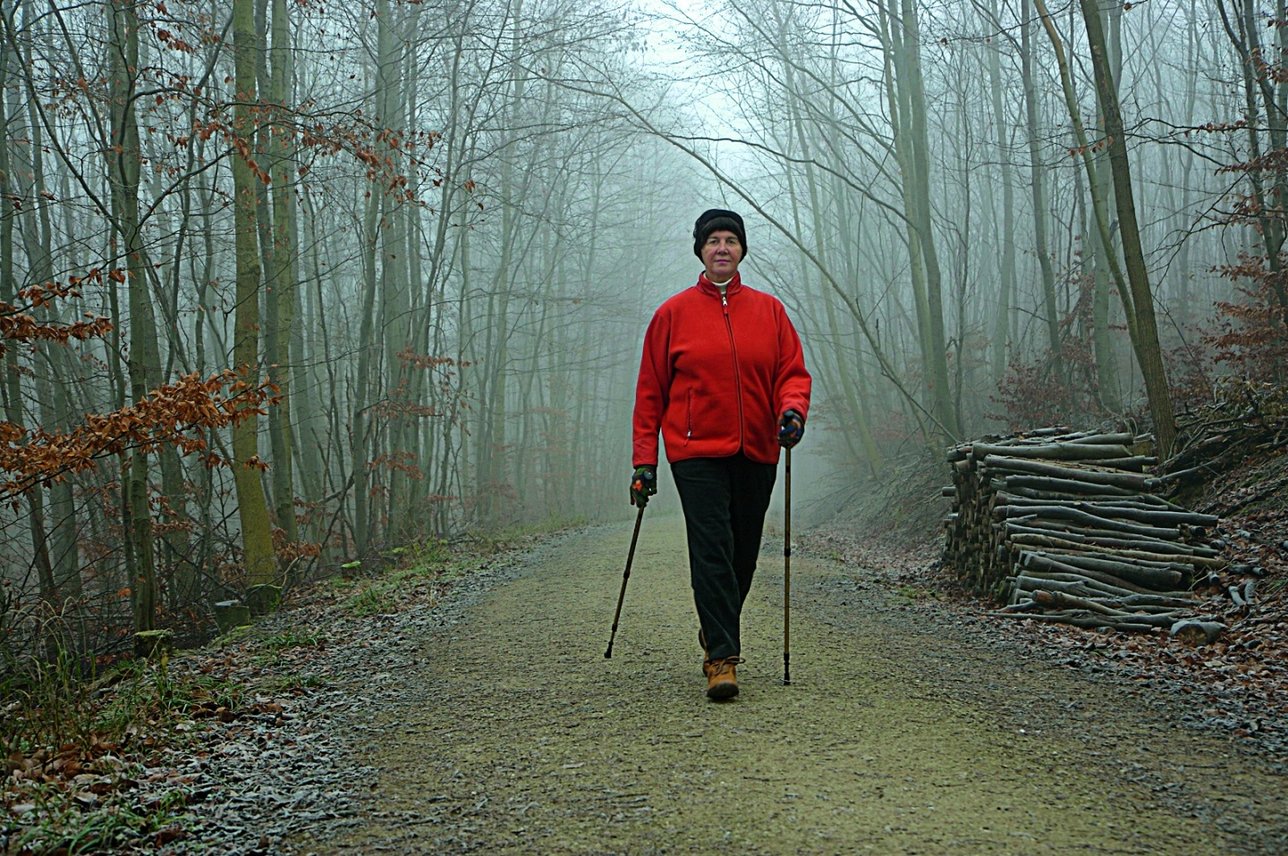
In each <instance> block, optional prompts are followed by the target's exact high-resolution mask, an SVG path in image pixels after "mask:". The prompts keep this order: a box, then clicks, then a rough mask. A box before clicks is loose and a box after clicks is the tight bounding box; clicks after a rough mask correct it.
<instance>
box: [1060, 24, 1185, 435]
mask: <svg viewBox="0 0 1288 856" xmlns="http://www.w3.org/2000/svg"><path fill="white" fill-rule="evenodd" d="M1080 2H1081V4H1082V17H1083V22H1084V23H1085V24H1086V27H1087V43H1088V46H1089V47H1090V49H1091V63H1092V67H1093V69H1094V71H1095V76H1096V89H1097V91H1099V93H1100V99H1101V105H1102V107H1103V109H1104V111H1105V133H1106V134H1107V135H1108V136H1109V160H1110V165H1111V167H1112V169H1113V177H1114V194H1115V202H1116V207H1117V211H1118V234H1119V237H1120V238H1121V239H1122V247H1123V260H1124V261H1125V263H1126V268H1127V279H1128V282H1129V283H1130V284H1131V294H1132V304H1133V306H1132V308H1133V309H1134V310H1135V312H1134V322H1133V325H1132V326H1134V327H1135V329H1136V335H1135V337H1133V340H1132V344H1133V345H1134V347H1135V348H1136V359H1137V361H1138V362H1139V363H1140V370H1141V374H1143V375H1144V377H1145V389H1146V392H1147V394H1148V396H1149V411H1150V416H1152V417H1153V420H1154V432H1155V435H1156V437H1157V439H1158V450H1159V456H1160V457H1162V458H1167V457H1168V456H1170V455H1171V453H1172V448H1173V446H1174V445H1175V442H1176V415H1175V413H1174V412H1173V410H1172V396H1171V391H1170V390H1169V389H1168V386H1167V371H1166V369H1165V368H1164V366H1163V354H1162V348H1161V347H1160V345H1159V341H1158V325H1157V322H1156V320H1155V317H1154V295H1153V292H1152V290H1151V289H1150V285H1149V272H1148V270H1147V269H1146V267H1145V253H1144V250H1143V248H1142V247H1141V242H1140V228H1139V226H1138V224H1137V222H1136V201H1135V195H1134V193H1133V190H1132V184H1131V164H1130V161H1129V159H1128V155H1127V138H1126V136H1125V132H1124V129H1123V121H1122V114H1121V112H1120V110H1119V106H1118V95H1117V85H1116V83H1115V81H1114V78H1113V71H1112V69H1111V68H1110V66H1109V60H1108V55H1107V45H1106V41H1105V32H1104V27H1103V25H1102V22H1101V20H1100V14H1099V8H1098V6H1097V4H1096V2H1095V0H1080Z"/></svg>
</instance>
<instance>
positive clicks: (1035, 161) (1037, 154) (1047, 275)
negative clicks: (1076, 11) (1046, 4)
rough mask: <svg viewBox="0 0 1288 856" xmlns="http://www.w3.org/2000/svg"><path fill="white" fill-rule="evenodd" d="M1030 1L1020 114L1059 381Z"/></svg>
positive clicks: (1023, 13) (1024, 24)
mask: <svg viewBox="0 0 1288 856" xmlns="http://www.w3.org/2000/svg"><path fill="white" fill-rule="evenodd" d="M1031 9H1032V0H1023V2H1022V3H1021V7H1020V17H1021V24H1020V45H1021V52H1022V53H1023V57H1022V61H1023V68H1022V72H1021V73H1022V74H1023V77H1024V115H1025V119H1026V123H1027V126H1028V127H1027V130H1028V138H1029V186H1030V190H1031V192H1032V196H1033V244H1034V252H1035V253H1036V254H1037V257H1038V267H1039V269H1040V270H1041V273H1042V283H1041V285H1042V318H1043V320H1044V321H1045V322H1046V328H1047V347H1048V348H1049V349H1050V351H1051V368H1052V371H1053V373H1054V374H1055V377H1056V378H1057V380H1059V381H1061V382H1062V381H1063V380H1064V377H1065V373H1064V357H1063V355H1062V353H1061V346H1060V321H1059V317H1058V316H1057V314H1056V299H1055V273H1054V271H1052V269H1051V249H1050V247H1049V246H1048V240H1047V198H1046V180H1045V175H1046V165H1045V164H1044V163H1042V152H1041V149H1040V148H1039V139H1040V138H1039V136H1038V93H1037V86H1036V83H1035V81H1034V66H1035V64H1036V63H1035V57H1034V51H1035V48H1034V45H1033V38H1032V35H1031V32H1032V29H1033V24H1032V22H1031V20H1032V14H1031Z"/></svg>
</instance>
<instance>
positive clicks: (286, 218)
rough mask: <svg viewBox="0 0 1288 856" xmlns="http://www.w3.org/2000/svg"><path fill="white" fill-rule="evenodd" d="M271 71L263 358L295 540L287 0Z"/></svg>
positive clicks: (283, 496)
mask: <svg viewBox="0 0 1288 856" xmlns="http://www.w3.org/2000/svg"><path fill="white" fill-rule="evenodd" d="M272 4H273V9H272V11H273V20H272V39H273V41H272V48H271V53H270V59H271V61H272V62H271V65H272V71H271V75H272V76H271V83H270V86H271V88H270V90H269V92H268V98H267V100H268V102H269V103H270V104H272V109H273V110H274V111H275V113H276V115H277V116H278V121H277V122H276V123H274V124H273V125H272V126H270V127H269V128H267V129H266V131H267V133H268V135H269V141H268V146H267V148H268V150H269V153H270V158H271V160H270V174H271V175H272V197H273V232H272V235H273V243H272V247H273V252H272V259H273V265H274V269H273V273H272V276H271V277H270V278H269V282H270V284H271V287H270V288H269V289H268V297H267V301H266V304H267V306H268V307H270V308H269V319H268V324H267V325H266V329H265V337H264V339H265V351H266V353H265V362H266V363H267V365H268V379H269V381H270V382H271V383H272V384H273V385H274V386H276V387H277V395H278V398H279V401H278V403H277V406H276V407H275V408H274V409H273V410H271V411H270V412H269V417H268V418H269V420H270V423H271V425H272V426H273V430H272V431H271V432H270V437H271V438H272V444H273V445H272V448H273V501H274V511H275V514H274V516H275V517H276V518H277V525H278V526H279V527H281V529H282V531H283V533H284V534H285V538H286V541H287V542H289V543H294V542H296V541H298V540H299V532H298V531H297V527H296V524H295V478H294V469H295V467H294V464H295V462H294V446H295V438H294V435H293V429H292V427H291V426H292V419H291V412H292V404H291V368H292V365H293V362H294V361H293V359H292V355H291V339H292V332H293V328H294V326H295V305H296V301H297V297H296V294H297V288H296V267H295V259H296V256H297V255H298V248H297V247H296V244H295V151H294V145H293V144H292V143H291V142H290V141H291V140H292V139H293V136H292V135H291V134H290V133H289V122H288V117H287V112H288V111H287V106H286V104H287V100H288V99H289V98H291V97H292V94H293V93H292V91H291V90H292V84H293V76H294V75H293V68H292V65H291V63H292V56H293V54H292V52H291V49H290V22H289V20H288V18H287V12H286V0H272Z"/></svg>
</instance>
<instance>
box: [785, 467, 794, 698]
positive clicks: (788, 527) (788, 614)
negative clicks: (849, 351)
mask: <svg viewBox="0 0 1288 856" xmlns="http://www.w3.org/2000/svg"><path fill="white" fill-rule="evenodd" d="M783 487H784V489H785V492H786V497H785V501H784V503H783V686H785V687H786V686H790V685H791V683H792V668H791V658H792V655H791V650H792V450H791V449H790V448H789V449H788V450H787V480H786V482H785V483H784V485H783Z"/></svg>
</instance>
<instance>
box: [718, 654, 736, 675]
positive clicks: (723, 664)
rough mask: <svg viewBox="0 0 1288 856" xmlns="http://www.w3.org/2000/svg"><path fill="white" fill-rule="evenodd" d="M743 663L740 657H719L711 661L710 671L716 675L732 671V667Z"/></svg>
mask: <svg viewBox="0 0 1288 856" xmlns="http://www.w3.org/2000/svg"><path fill="white" fill-rule="evenodd" d="M741 662H743V659H742V658H741V657H721V658H720V659H718V660H712V661H711V669H712V671H713V672H714V673H715V674H716V675H723V674H725V673H727V672H731V671H733V667H734V666H736V665H738V664H739V663H741Z"/></svg>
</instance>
